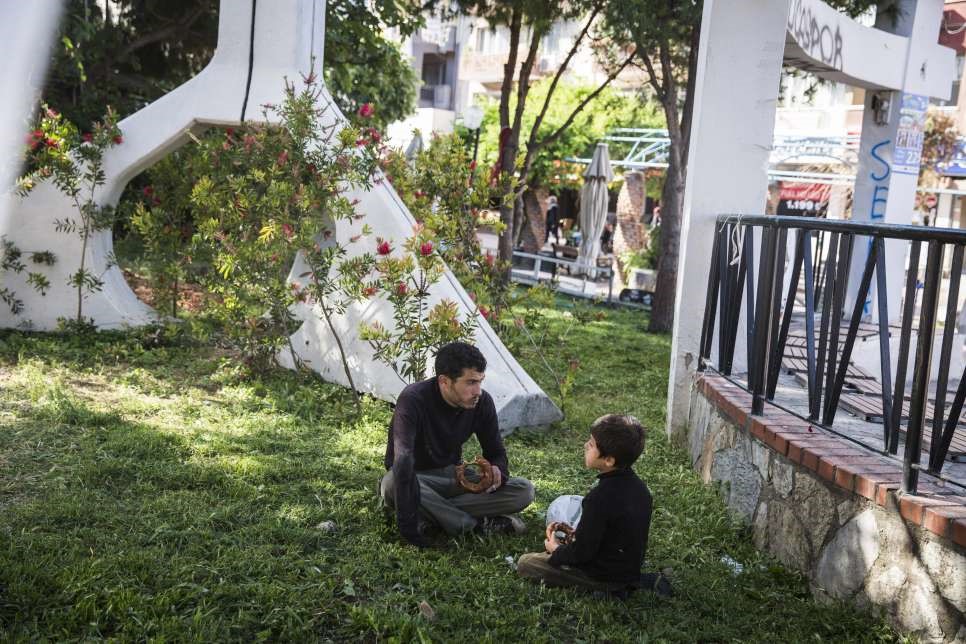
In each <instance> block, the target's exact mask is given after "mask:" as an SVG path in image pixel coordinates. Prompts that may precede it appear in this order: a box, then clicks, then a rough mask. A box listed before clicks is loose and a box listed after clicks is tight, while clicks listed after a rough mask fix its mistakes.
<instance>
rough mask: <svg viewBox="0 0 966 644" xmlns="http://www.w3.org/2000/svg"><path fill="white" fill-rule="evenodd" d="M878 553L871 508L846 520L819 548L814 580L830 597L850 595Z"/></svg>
mask: <svg viewBox="0 0 966 644" xmlns="http://www.w3.org/2000/svg"><path fill="white" fill-rule="evenodd" d="M878 556H879V526H878V522H877V520H876V517H875V513H874V512H873V511H872V510H866V511H864V512H862V513H860V514H858V515H856V516H855V517H854V518H852V519H851V520H850V521H849V522H848V523H846V524H845V525H844V526H842V528H841V529H840V530H839V531H838V532H837V533H836V534H835V536H834V537H833V538H832V540H831V541H829V543H828V544H827V545H826V546H825V547H824V548H823V549H822V552H821V554H820V556H819V559H818V564H817V565H816V566H815V576H814V583H815V585H816V586H818V587H819V588H821V589H823V590H824V591H825V592H826V593H828V594H829V595H831V596H832V597H837V598H840V599H845V598H848V597H851V596H853V595H854V594H855V593H856V592H857V591H858V590H859V589H860V588H862V586H863V583H864V582H865V578H866V575H868V573H869V570H870V569H871V568H872V565H873V564H874V563H875V561H876V559H877V558H878Z"/></svg>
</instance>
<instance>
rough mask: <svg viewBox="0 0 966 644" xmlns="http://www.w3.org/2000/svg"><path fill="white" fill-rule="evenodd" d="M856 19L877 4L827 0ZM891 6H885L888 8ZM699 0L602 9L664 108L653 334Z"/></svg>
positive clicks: (680, 175) (637, 0)
mask: <svg viewBox="0 0 966 644" xmlns="http://www.w3.org/2000/svg"><path fill="white" fill-rule="evenodd" d="M826 2H827V3H828V4H829V5H831V6H833V7H836V8H837V9H839V10H841V11H843V12H845V13H847V14H849V15H851V16H856V15H858V14H860V13H862V12H864V11H867V10H868V9H869V8H870V7H871V6H873V5H875V4H877V3H876V2H875V0H826ZM893 4H894V3H893V2H883V3H882V5H883V6H885V7H886V10H889V8H890V7H892V5H893ZM701 12H702V1H701V0H611V1H610V2H608V3H607V6H606V21H605V24H606V33H607V34H608V36H609V37H610V38H611V39H613V40H614V41H615V42H617V43H624V45H625V46H626V47H631V46H633V47H634V48H635V51H636V52H637V56H638V62H639V64H640V65H641V66H642V67H643V68H644V69H645V70H646V72H647V81H648V84H649V85H650V87H651V90H652V91H653V92H654V95H655V97H656V98H657V100H658V101H659V102H660V103H661V105H662V107H663V108H664V114H665V117H666V119H667V128H668V138H669V139H670V149H669V153H668V169H667V177H666V180H665V182H664V190H663V192H662V195H661V258H660V260H659V264H658V278H657V288H656V291H655V293H654V302H653V305H652V309H651V321H650V330H651V331H670V330H671V326H672V324H673V322H674V300H675V290H676V288H677V271H678V262H679V253H680V240H681V216H682V208H683V205H684V204H683V197H684V183H685V178H686V170H687V164H688V147H689V143H690V138H691V114H692V111H693V107H694V82H695V76H696V74H695V71H696V69H697V61H698V45H699V39H700V33H701Z"/></svg>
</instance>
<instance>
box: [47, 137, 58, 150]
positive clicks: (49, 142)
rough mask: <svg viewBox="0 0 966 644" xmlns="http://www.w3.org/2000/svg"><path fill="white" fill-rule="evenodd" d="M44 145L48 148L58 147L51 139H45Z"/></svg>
mask: <svg viewBox="0 0 966 644" xmlns="http://www.w3.org/2000/svg"><path fill="white" fill-rule="evenodd" d="M44 145H46V146H47V147H48V148H58V147H60V143H57V141H56V140H54V139H51V138H47V139H45V140H44Z"/></svg>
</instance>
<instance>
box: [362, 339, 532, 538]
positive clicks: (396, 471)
mask: <svg viewBox="0 0 966 644" xmlns="http://www.w3.org/2000/svg"><path fill="white" fill-rule="evenodd" d="M484 371H486V358H484V357H483V354H482V353H480V351H479V349H477V348H476V347H474V346H472V345H470V344H466V343H465V342H452V343H450V344H447V345H446V346H444V347H442V348H441V349H440V350H439V353H438V354H437V355H436V376H435V377H433V378H430V379H428V380H423V381H422V382H417V383H414V384H412V385H409V386H408V387H406V388H405V389H403V391H402V393H401V394H399V399H398V400H397V401H396V410H395V412H394V413H393V416H392V422H391V423H390V424H389V441H388V444H387V445H386V459H385V464H386V469H387V470H389V471H388V472H387V473H386V475H385V476H384V477H383V478H382V483H381V484H380V494H381V496H382V499H383V502H384V503H385V504H386V505H387V506H389V507H395V508H396V524H397V525H398V527H399V532H400V533H401V534H402V536H403V537H404V538H405V539H406V540H407V541H408V542H409V543H411V544H413V545H416V546H420V547H424V546H426V545H428V542H427V539H426V537H427V534H428V533H429V532H431V531H432V530H433V529H434V528H435V527H436V526H439V527H441V528H442V529H443V530H444V531H445V532H446V533H447V534H449V535H456V534H461V533H464V532H470V531H476V532H480V533H483V534H490V533H506V534H509V533H514V532H515V533H518V534H519V533H522V532H524V530H525V527H524V525H523V521H521V520H520V518H519V517H516V516H510V515H512V514H514V513H516V512H519V511H521V510H522V509H523V508H525V507H527V506H528V505H530V504H531V503H532V502H533V484H532V483H530V481H528V480H527V479H524V478H520V477H512V478H511V477H510V470H509V466H508V464H507V457H506V449H504V447H503V439H502V438H501V436H500V429H499V427H498V425H497V419H496V407H495V406H494V404H493V398H492V397H490V394H488V393H486V392H485V391H483V389H482V384H483V377H484ZM472 434H476V437H477V439H478V440H479V442H480V446H481V447H482V448H483V457H484V458H485V459H486V460H488V461H489V462H490V464H491V471H490V474H491V477H492V484H491V485H490V486H489V487H488V488H487V489H485V490H483V491H482V492H481V493H479V494H473V493H469V492H467V490H465V489H463V487H461V486H460V485H459V484H458V483H457V481H456V466H457V465H459V464H460V463H462V461H463V443H465V442H466V441H467V440H468V439H469V437H470V435H472ZM467 474H470V473H469V472H467ZM467 478H471V479H472V478H475V477H473V476H472V475H470V476H468V477H467Z"/></svg>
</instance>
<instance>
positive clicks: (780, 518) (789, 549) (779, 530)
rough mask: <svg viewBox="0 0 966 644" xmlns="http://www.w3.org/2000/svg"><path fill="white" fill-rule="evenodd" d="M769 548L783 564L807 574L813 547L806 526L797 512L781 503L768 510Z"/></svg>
mask: <svg viewBox="0 0 966 644" xmlns="http://www.w3.org/2000/svg"><path fill="white" fill-rule="evenodd" d="M768 524H769V529H768V548H769V550H770V551H771V552H772V554H774V555H775V556H776V557H777V558H778V559H779V560H780V561H781V562H782V563H784V564H785V565H786V566H790V567H792V568H794V569H796V570H800V571H802V572H807V571H808V569H809V567H810V566H809V563H810V561H811V546H810V544H809V542H808V537H807V534H806V532H807V531H806V528H805V525H804V524H803V523H802V521H801V520H800V519H799V518H798V516H797V515H796V513H795V511H794V510H793V509H792V508H791V507H788V506H786V505H785V504H780V503H771V504H770V505H769V508H768Z"/></svg>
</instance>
